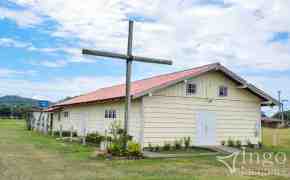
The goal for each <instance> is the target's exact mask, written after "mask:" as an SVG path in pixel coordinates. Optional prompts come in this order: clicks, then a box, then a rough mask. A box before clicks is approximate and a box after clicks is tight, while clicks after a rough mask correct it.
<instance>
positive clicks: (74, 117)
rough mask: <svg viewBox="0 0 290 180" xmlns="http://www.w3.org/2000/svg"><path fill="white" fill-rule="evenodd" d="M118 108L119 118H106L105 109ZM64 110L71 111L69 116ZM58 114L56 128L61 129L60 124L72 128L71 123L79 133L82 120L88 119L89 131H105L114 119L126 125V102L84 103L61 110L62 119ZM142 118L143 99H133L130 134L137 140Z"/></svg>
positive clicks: (68, 128)
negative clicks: (66, 115) (65, 115)
mask: <svg viewBox="0 0 290 180" xmlns="http://www.w3.org/2000/svg"><path fill="white" fill-rule="evenodd" d="M106 109H107V110H110V109H114V110H116V114H117V118H116V119H115V120H113V119H108V118H105V110H106ZM64 112H69V118H67V119H66V118H65V117H64ZM57 118H58V117H57V115H56V116H55V117H54V123H55V124H54V129H55V130H59V126H60V124H62V125H63V130H70V128H71V124H72V125H73V126H74V129H75V131H77V132H78V134H80V133H81V129H80V128H81V121H82V120H84V119H87V122H86V125H87V132H88V133H90V132H99V133H105V130H107V132H108V131H109V129H110V126H111V124H112V123H113V122H114V121H118V122H120V123H121V125H122V126H123V125H124V102H122V101H119V102H110V103H102V104H93V105H82V106H73V107H68V108H65V109H64V110H63V111H62V112H61V121H58V120H57ZM140 119H141V101H140V99H139V100H134V101H132V107H131V114H130V121H129V134H130V135H132V136H133V137H134V139H135V140H138V141H139V140H140V121H141V120H140Z"/></svg>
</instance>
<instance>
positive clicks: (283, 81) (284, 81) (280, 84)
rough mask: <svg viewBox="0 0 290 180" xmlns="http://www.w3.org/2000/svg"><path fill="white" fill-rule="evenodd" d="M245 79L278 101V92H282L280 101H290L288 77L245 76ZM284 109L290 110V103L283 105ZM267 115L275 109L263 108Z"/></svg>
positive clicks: (275, 109) (289, 80) (275, 110)
mask: <svg viewBox="0 0 290 180" xmlns="http://www.w3.org/2000/svg"><path fill="white" fill-rule="evenodd" d="M246 79H247V80H249V81H250V82H251V83H253V84H255V85H256V86H258V87H259V88H261V89H263V90H264V91H265V92H267V93H269V94H270V95H271V96H272V97H275V98H276V99H278V90H282V93H281V99H287V100H290V86H289V84H290V79H289V76H284V75H281V76H271V75H270V74H269V75H263V76H262V75H253V76H246ZM285 109H290V101H289V102H287V103H285ZM263 110H264V111H266V112H267V114H270V115H271V114H273V113H275V112H277V107H276V108H273V109H272V108H263Z"/></svg>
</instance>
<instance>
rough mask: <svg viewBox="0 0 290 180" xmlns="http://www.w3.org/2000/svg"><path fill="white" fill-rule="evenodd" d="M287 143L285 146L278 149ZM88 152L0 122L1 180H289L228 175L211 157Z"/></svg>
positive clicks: (20, 125) (19, 123)
mask: <svg viewBox="0 0 290 180" xmlns="http://www.w3.org/2000/svg"><path fill="white" fill-rule="evenodd" d="M267 131H268V130H267ZM269 131H271V130H269ZM267 133H268V132H267ZM286 134H287V132H286ZM289 139H290V137H288V140H289ZM283 142H285V143H287V142H288V141H286V140H285V141H283ZM287 147H288V144H287V145H285V147H284V146H281V147H279V148H280V150H281V149H287ZM269 148H271V149H274V147H270V146H269ZM93 154H94V148H93V147H86V146H82V145H79V144H76V143H74V144H71V143H64V142H61V141H56V140H55V139H54V138H52V137H50V136H43V135H41V134H38V133H35V132H29V131H26V130H25V128H24V122H23V121H14V120H0V179H1V180H2V179H3V180H79V179H81V180H99V179H124V180H130V179H132V180H139V179H151V180H153V179H154V180H155V179H166V180H171V179H172V180H173V179H178V180H179V179H184V180H188V179H193V180H212V179H215V180H232V179H236V180H256V179H266V180H284V179H288V178H283V177H245V176H244V177H243V176H241V177H232V176H227V171H226V169H225V167H224V166H223V165H221V163H220V162H218V161H216V158H215V157H214V156H205V157H192V158H175V159H144V160H138V161H133V160H131V161H127V160H114V161H109V160H102V159H95V158H92V155H93Z"/></svg>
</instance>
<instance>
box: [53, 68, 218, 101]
mask: <svg viewBox="0 0 290 180" xmlns="http://www.w3.org/2000/svg"><path fill="white" fill-rule="evenodd" d="M219 65H220V64H219V63H214V64H208V65H205V66H200V67H196V68H192V69H188V70H184V71H180V72H175V73H170V74H164V75H159V76H154V77H151V78H147V79H142V80H138V81H134V82H132V84H131V95H132V96H136V95H138V94H142V93H144V92H146V91H148V90H150V89H152V88H155V87H159V86H162V85H166V84H168V83H171V82H175V81H177V80H179V79H183V78H186V77H193V76H197V75H199V74H201V73H203V72H206V71H208V70H211V69H213V68H215V67H216V66H219ZM123 97H125V84H120V85H116V86H112V87H106V88H101V89H98V90H96V91H93V92H90V93H88V94H84V95H80V96H77V97H75V98H72V99H70V100H67V101H64V102H62V103H59V104H57V105H56V106H66V105H75V104H82V103H90V102H97V101H104V100H109V99H115V98H123Z"/></svg>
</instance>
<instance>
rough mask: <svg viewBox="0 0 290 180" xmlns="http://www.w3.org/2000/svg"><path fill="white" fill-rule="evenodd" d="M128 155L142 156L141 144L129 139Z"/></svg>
mask: <svg viewBox="0 0 290 180" xmlns="http://www.w3.org/2000/svg"><path fill="white" fill-rule="evenodd" d="M128 155H129V156H135V157H139V156H142V152H141V146H140V144H138V143H136V142H133V141H129V142H128Z"/></svg>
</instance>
